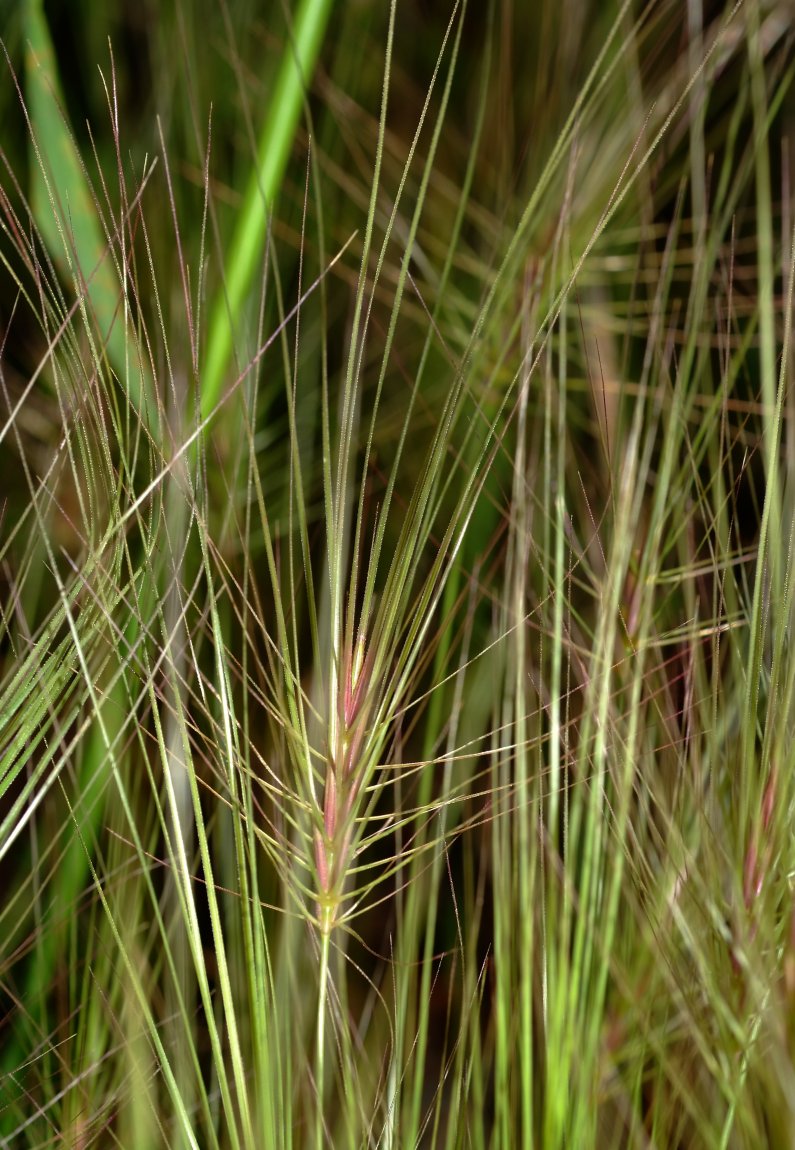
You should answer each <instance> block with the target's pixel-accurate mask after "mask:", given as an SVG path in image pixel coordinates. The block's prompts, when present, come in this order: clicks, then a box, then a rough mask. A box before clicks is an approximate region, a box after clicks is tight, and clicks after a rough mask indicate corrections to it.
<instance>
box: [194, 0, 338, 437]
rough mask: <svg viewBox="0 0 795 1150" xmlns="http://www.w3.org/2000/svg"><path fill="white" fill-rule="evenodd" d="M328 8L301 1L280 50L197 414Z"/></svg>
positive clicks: (258, 248) (260, 235)
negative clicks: (287, 36)
mask: <svg viewBox="0 0 795 1150" xmlns="http://www.w3.org/2000/svg"><path fill="white" fill-rule="evenodd" d="M332 6H333V0H301V4H300V6H299V9H298V12H297V14H296V17H295V23H294V25H293V29H292V36H291V38H290V42H289V43H288V44H287V46H286V47H285V50H284V57H283V59H282V63H281V66H280V68H279V74H278V76H277V78H276V86H275V88H274V90H273V94H272V96H271V100H270V105H269V108H268V113H267V115H266V117H265V122H264V124H263V126H262V134H261V135H260V140H259V151H258V155H257V166H256V169H255V170H254V171H253V172H252V174H251V178H250V180H249V183H248V187H247V188H246V193H245V197H244V199H243V206H242V208H241V210H240V214H239V216H238V221H237V227H236V228H235V234H234V236H233V238H232V247H231V251H230V256H229V261H228V264H227V275H226V281H225V284H224V288H223V290H221V291H219V292H218V294H217V296H216V300H215V304H214V307H213V311H212V315H211V317H210V328H209V336H208V340H207V355H206V358H205V362H204V371H203V374H202V394H201V414H202V418H206V417H207V416H208V415H209V413H210V412H211V411H212V410H213V408H214V407H215V405H216V404H217V403H218V400H219V397H220V393H221V384H222V382H223V378H224V373H225V372H226V369H227V365H228V363H229V356H230V353H231V351H232V342H233V336H234V326H233V325H234V321H235V319H236V317H237V316H238V315H239V313H240V309H241V306H242V304H243V300H244V298H245V296H246V292H247V291H248V289H249V287H250V285H251V280H252V277H253V275H254V271H255V269H256V267H257V265H258V263H259V261H260V259H261V256H262V250H263V245H264V243H265V236H266V232H267V226H268V214H269V212H270V210H271V207H272V205H273V201H274V200H275V198H276V195H277V193H278V191H279V188H280V186H281V182H282V178H283V176H284V170H285V168H286V166H287V160H288V157H289V154H290V148H291V146H292V143H293V139H294V136H295V129H296V125H297V123H298V118H299V116H300V114H301V108H302V106H303V101H304V97H305V94H306V86H307V80H308V78H309V77H310V76H311V74H312V72H313V70H314V66H315V61H316V60H317V55H318V52H319V51H320V44H321V41H322V39H323V33H324V31H325V28H326V24H327V22H328V18H329V15H330V14H331V9H332Z"/></svg>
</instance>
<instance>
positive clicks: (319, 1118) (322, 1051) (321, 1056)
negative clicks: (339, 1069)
mask: <svg viewBox="0 0 795 1150" xmlns="http://www.w3.org/2000/svg"><path fill="white" fill-rule="evenodd" d="M329 942H330V933H329V931H327V930H324V931H323V932H322V934H321V936H320V981H319V985H318V992H317V1051H316V1062H315V1091H316V1095H317V1097H316V1098H315V1145H316V1146H317V1148H318V1150H322V1148H323V1146H324V1135H323V1087H324V1082H325V1076H326V998H327V996H328V968H329Z"/></svg>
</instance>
